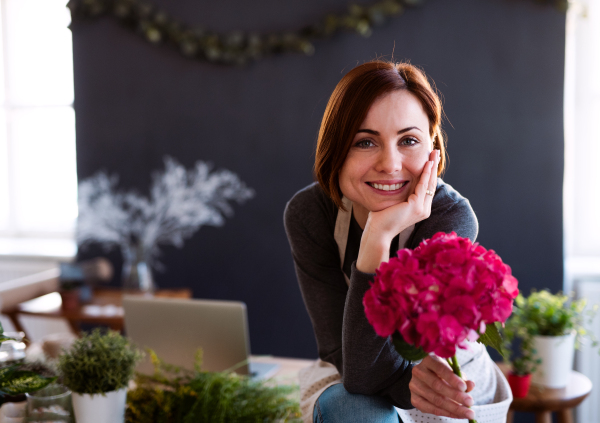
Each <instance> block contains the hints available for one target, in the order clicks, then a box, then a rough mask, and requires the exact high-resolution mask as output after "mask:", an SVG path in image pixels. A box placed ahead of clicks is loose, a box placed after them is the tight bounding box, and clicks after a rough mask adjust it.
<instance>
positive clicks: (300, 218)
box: [284, 182, 337, 234]
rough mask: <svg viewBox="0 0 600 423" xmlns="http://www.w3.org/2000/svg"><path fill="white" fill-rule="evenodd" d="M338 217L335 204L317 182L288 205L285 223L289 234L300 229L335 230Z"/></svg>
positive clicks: (294, 196)
mask: <svg viewBox="0 0 600 423" xmlns="http://www.w3.org/2000/svg"><path fill="white" fill-rule="evenodd" d="M336 217H337V207H336V206H335V203H334V202H333V201H332V200H331V199H330V198H329V197H328V196H327V194H325V192H324V191H323V189H322V188H321V186H320V185H319V184H318V183H317V182H313V183H312V184H310V185H308V186H306V187H304V188H302V189H301V190H300V191H298V192H296V193H295V194H294V195H293V197H292V198H291V199H290V201H288V203H287V204H286V206H285V211H284V222H285V227H286V231H287V232H288V234H289V233H290V232H291V231H294V230H295V229H299V228H300V227H304V228H310V227H312V228H315V229H316V230H323V229H325V228H328V227H331V228H333V227H334V226H335V219H336ZM332 233H333V232H332Z"/></svg>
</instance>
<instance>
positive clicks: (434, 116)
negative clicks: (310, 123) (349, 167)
mask: <svg viewBox="0 0 600 423" xmlns="http://www.w3.org/2000/svg"><path fill="white" fill-rule="evenodd" d="M399 90H407V91H409V92H410V93H412V94H413V95H415V96H416V97H417V98H418V99H419V101H420V102H421V105H422V106H423V110H424V111H425V114H427V117H428V118H429V135H430V136H431V139H432V140H433V147H434V148H435V149H439V150H440V163H439V166H438V170H437V173H438V175H441V174H442V172H443V171H444V169H445V166H446V144H445V140H444V135H443V133H442V128H441V123H442V103H441V101H440V98H439V97H438V95H437V93H436V90H435V89H434V88H433V87H432V86H431V84H430V83H429V81H428V79H427V76H426V75H425V73H423V72H422V71H421V70H419V69H418V68H417V67H415V66H413V65H410V64H408V63H391V62H384V61H381V60H375V61H372V62H367V63H364V64H362V65H359V66H357V67H355V68H354V69H352V70H351V71H350V72H348V73H347V74H346V75H345V76H344V77H343V78H342V80H341V81H340V82H339V83H338V84H337V86H336V87H335V90H333V94H331V97H330V98H329V102H328V103H327V108H326V109H325V114H324V115H323V120H322V122H321V129H320V130H319V139H318V141H317V152H316V157H315V168H314V172H315V178H316V179H317V181H318V182H319V184H321V187H322V188H323V190H324V191H325V192H326V193H327V195H329V197H331V199H332V200H333V201H334V203H335V204H336V205H337V206H338V207H342V208H343V206H342V192H341V190H340V184H339V174H340V170H341V168H342V166H343V165H344V162H345V160H346V156H347V155H348V151H349V150H350V145H351V143H352V140H353V139H354V136H355V135H356V132H357V131H358V130H359V129H360V128H359V126H360V125H361V124H362V122H363V121H364V120H365V118H366V116H367V113H368V111H369V109H370V108H371V105H372V104H373V102H375V100H377V99H378V98H379V97H381V96H382V95H384V94H387V93H390V92H393V91H399Z"/></svg>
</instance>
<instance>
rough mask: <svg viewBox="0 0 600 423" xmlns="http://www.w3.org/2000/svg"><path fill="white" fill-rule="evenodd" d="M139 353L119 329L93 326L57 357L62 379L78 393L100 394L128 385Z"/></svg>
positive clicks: (139, 356)
mask: <svg viewBox="0 0 600 423" xmlns="http://www.w3.org/2000/svg"><path fill="white" fill-rule="evenodd" d="M141 358H142V353H141V352H140V351H139V350H138V349H137V348H135V347H134V346H133V345H132V344H131V343H130V341H129V340H128V339H127V338H125V337H124V336H121V335H120V334H119V333H118V332H114V331H108V332H105V333H104V332H102V331H101V330H100V329H95V330H94V331H93V332H91V333H89V334H85V335H84V336H82V337H81V338H79V339H77V340H76V341H75V342H74V343H73V345H72V346H71V348H70V349H69V350H68V351H66V352H65V353H63V354H62V355H61V356H60V357H59V361H58V370H59V374H60V376H61V377H62V383H63V384H64V385H65V386H66V387H68V388H69V389H70V390H71V391H73V392H76V393H79V394H103V393H105V392H110V391H115V390H119V389H121V388H124V387H126V386H127V384H128V383H129V381H130V380H131V379H132V378H133V372H134V368H135V365H136V364H137V363H138V362H139V360H140V359H141Z"/></svg>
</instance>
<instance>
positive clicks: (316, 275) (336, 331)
mask: <svg viewBox="0 0 600 423" xmlns="http://www.w3.org/2000/svg"><path fill="white" fill-rule="evenodd" d="M335 213H336V211H335V205H334V204H333V203H332V202H331V201H327V199H326V197H325V194H324V193H323V192H322V191H320V189H319V188H318V187H316V186H314V185H313V186H311V187H309V188H307V189H304V190H302V191H300V192H299V193H297V194H296V195H295V196H294V198H292V200H290V202H289V203H288V205H287V207H286V209H285V213H284V224H285V230H286V234H287V237H288V241H289V243H290V248H291V252H292V257H293V259H294V266H295V269H296V275H297V277H298V283H299V286H300V291H301V292H302V298H303V300H304V304H305V306H306V309H307V311H308V314H309V316H310V319H311V322H312V326H313V330H314V333H315V338H316V341H317V348H318V353H319V357H320V358H321V359H322V360H324V361H327V362H329V363H332V364H333V365H335V366H336V368H337V369H338V371H339V372H340V374H342V372H343V367H342V325H343V316H344V305H345V302H346V293H347V292H348V286H347V285H346V280H345V278H344V275H343V273H342V271H341V269H340V259H339V255H338V248H337V244H336V243H335V240H334V239H333V232H334V226H335Z"/></svg>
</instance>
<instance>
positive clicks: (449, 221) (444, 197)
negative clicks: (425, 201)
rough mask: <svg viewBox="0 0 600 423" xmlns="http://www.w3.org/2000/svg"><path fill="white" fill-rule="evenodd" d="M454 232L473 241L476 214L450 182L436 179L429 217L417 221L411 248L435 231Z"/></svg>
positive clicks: (476, 226) (476, 230) (477, 230)
mask: <svg viewBox="0 0 600 423" xmlns="http://www.w3.org/2000/svg"><path fill="white" fill-rule="evenodd" d="M452 231H454V232H456V233H457V235H458V236H461V237H466V238H470V239H471V240H472V241H475V238H477V233H478V232H479V223H478V222H477V216H475V212H474V211H473V208H472V207H471V203H470V202H469V200H467V199H466V198H465V197H463V196H462V195H461V194H460V193H459V192H458V191H457V190H455V189H454V188H453V187H452V186H451V185H450V184H448V183H445V182H444V181H443V180H441V179H438V186H437V189H436V192H435V196H434V197H433V202H432V204H431V215H430V216H429V218H427V219H425V220H424V221H422V222H419V224H418V227H417V228H416V231H415V232H416V234H415V237H414V238H413V242H412V244H413V245H414V246H413V247H412V248H414V247H416V245H418V244H419V243H420V242H421V241H422V240H424V239H427V238H431V237H432V236H433V235H434V234H436V233H437V232H446V233H448V232H452Z"/></svg>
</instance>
